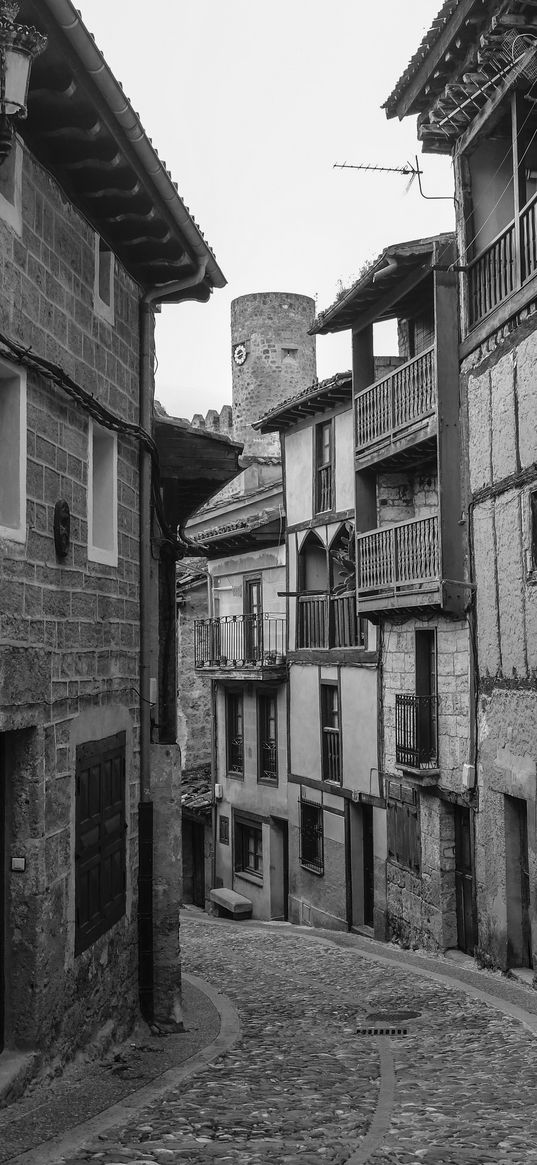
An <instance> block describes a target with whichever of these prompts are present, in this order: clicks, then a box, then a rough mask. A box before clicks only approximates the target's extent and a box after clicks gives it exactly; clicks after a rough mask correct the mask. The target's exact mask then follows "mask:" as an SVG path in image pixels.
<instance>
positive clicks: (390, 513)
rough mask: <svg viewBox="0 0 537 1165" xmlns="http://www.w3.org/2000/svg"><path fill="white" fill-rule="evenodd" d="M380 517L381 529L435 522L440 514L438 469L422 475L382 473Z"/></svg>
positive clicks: (380, 475) (378, 477) (380, 482)
mask: <svg viewBox="0 0 537 1165" xmlns="http://www.w3.org/2000/svg"><path fill="white" fill-rule="evenodd" d="M377 513H378V521H379V526H389V525H392V523H394V522H407V521H410V520H411V519H412V518H431V517H435V515H436V514H438V474H437V471H436V468H434V469H433V468H432V467H431V470H430V472H425V473H424V472H420V473H378V474H377Z"/></svg>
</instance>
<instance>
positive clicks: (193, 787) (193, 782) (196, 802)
mask: <svg viewBox="0 0 537 1165" xmlns="http://www.w3.org/2000/svg"><path fill="white" fill-rule="evenodd" d="M212 803H213V793H212V788H211V777H210V773H208V772H207V771H206V770H203V771H201V772H198V773H190V774H185V773H184V774H183V775H182V777H181V808H182V809H190V811H191V812H192V813H207V812H208V810H209V809H210V808H211V805H212Z"/></svg>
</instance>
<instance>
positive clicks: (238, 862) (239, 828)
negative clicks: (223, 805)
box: [235, 817, 263, 879]
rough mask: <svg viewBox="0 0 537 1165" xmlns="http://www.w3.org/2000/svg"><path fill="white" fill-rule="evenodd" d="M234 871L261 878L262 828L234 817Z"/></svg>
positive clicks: (259, 825)
mask: <svg viewBox="0 0 537 1165" xmlns="http://www.w3.org/2000/svg"><path fill="white" fill-rule="evenodd" d="M235 872H236V873H237V874H251V875H252V877H254V878H259V879H262V878H263V830H262V827H261V824H257V823H255V822H253V821H250V820H249V819H248V820H245V819H243V818H242V817H236V818H235Z"/></svg>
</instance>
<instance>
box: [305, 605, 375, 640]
mask: <svg viewBox="0 0 537 1165" xmlns="http://www.w3.org/2000/svg"><path fill="white" fill-rule="evenodd" d="M363 642H364V640H363V630H362V627H361V624H360V620H359V619H358V618H357V615H356V595H354V594H350V595H322V594H320V595H313V594H312V595H300V596H299V599H298V604H297V647H323V648H328V647H362V646H363Z"/></svg>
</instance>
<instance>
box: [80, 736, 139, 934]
mask: <svg viewBox="0 0 537 1165" xmlns="http://www.w3.org/2000/svg"><path fill="white" fill-rule="evenodd" d="M117 760H119V762H120V763H119V768H120V779H119V794H120V795H119V797H118V798H116V799H115V800H114V801H112V779H113V778H112V776H110V775H109V776H108V778H106V776H105V771H104V766H105V765H106V764H113V762H114V761H117ZM95 769H99V770H100V773H99V777H98V779H99V794H98V810H97V812H93V813H90V812H89V810H90V808H91V804H90V802H89V797H88V805H87V808H88V815H87V816H86V817H82V812H83V809H84V800H83V797H82V794H81V779H82V776H83V774H89V775H88V785H89V782H90V781H94V780H95ZM107 779H108V781H109V785H110V799H109V801H108V802H106V801H105V781H106V780H107ZM126 786H127V778H126V733H125V732H117V733H115V734H114V735H113V736H107V737H104V738H103V739H101V740H92V741H87V742H86V743H84V744H81V745H78V746H77V749H76V768H75V956H78V955H81V954H82V953H83V952H84V951H86V950H88V949H89V947H92V946H93V945H94V944H95V942H96V941H97V939H98V938H100V937H101V936H102V935H103V934H106V933H107V931H109V930H110V929H111V928H112V927H113V926H114V925H115V924H116V922H119V920H120V919H121V918H123V916H124V915H125V913H126V883H127V804H126V798H127V787H126ZM96 832H97V839H96V838H95V834H96ZM117 852H119V854H120V862H121V875H122V878H121V882H122V887H121V890H120V892H119V893H116V894H115V895H112V896H111V897H109V898H106V897H105V896H104V893H103V882H104V870H105V862H106V861H107V860H109V859H111V858H112V856H113V854H114V853H117ZM95 869H98V870H99V879H98V882H99V885H98V895H97V896H98V899H99V909H98V911H96V912H94V914H93V915H92V916H91V917H89V918H88V920H86V921H84V922H81V921H80V911H81V909H82V902H81V894H82V878H83V876H84V875H85V874H86V875H88V874H90V873H91V872H92V871H93V870H95ZM88 911H89V893H88Z"/></svg>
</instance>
